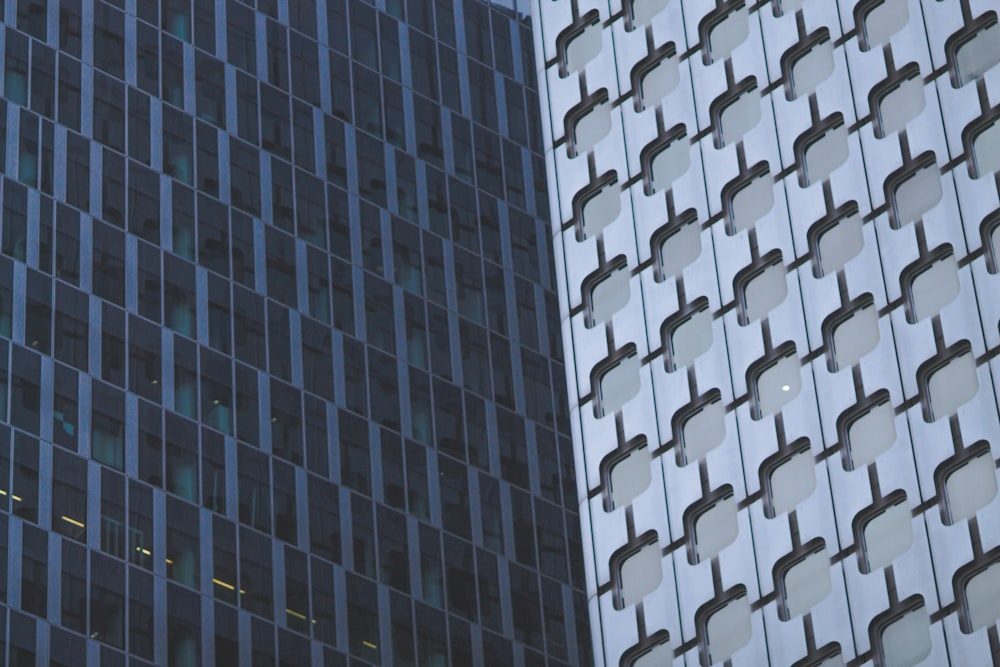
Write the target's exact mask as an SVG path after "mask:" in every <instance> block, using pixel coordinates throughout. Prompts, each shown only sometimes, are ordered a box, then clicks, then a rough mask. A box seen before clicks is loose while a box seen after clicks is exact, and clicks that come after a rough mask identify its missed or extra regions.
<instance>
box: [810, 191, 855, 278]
mask: <svg viewBox="0 0 1000 667" xmlns="http://www.w3.org/2000/svg"><path fill="white" fill-rule="evenodd" d="M809 245H810V249H811V250H812V252H813V273H814V274H815V275H816V277H820V276H825V275H829V274H831V273H836V272H837V271H839V270H840V269H842V268H844V265H845V264H847V262H849V261H850V260H852V259H854V258H855V257H857V256H858V255H859V254H860V253H861V250H862V249H863V248H864V245H865V235H864V228H863V225H862V222H861V214H860V213H859V212H858V206H857V204H856V203H854V202H850V203H849V204H847V205H845V206H842V207H840V208H839V209H837V211H836V212H835V213H834V215H833V216H830V217H828V218H824V219H823V220H820V221H819V222H817V223H816V224H814V225H813V226H812V228H811V229H810V230H809Z"/></svg>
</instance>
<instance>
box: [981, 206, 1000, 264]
mask: <svg viewBox="0 0 1000 667" xmlns="http://www.w3.org/2000/svg"><path fill="white" fill-rule="evenodd" d="M979 236H980V237H981V238H982V240H983V250H984V251H985V252H986V270H987V271H989V272H990V273H993V274H997V273H1000V209H997V210H995V211H994V212H993V213H990V214H989V215H987V216H986V217H985V218H983V222H982V224H981V225H980V226H979Z"/></svg>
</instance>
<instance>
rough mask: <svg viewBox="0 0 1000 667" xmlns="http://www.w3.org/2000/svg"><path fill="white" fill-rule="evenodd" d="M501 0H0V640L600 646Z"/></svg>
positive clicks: (415, 647) (528, 59) (554, 323)
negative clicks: (593, 628) (496, 0)
mask: <svg viewBox="0 0 1000 667" xmlns="http://www.w3.org/2000/svg"><path fill="white" fill-rule="evenodd" d="M503 5H507V6H506V7H505V6H503ZM503 5H496V6H495V5H491V4H489V3H486V2H482V1H480V0H466V1H463V2H452V1H451V0H434V1H431V0H406V1H404V0H378V1H377V2H376V1H374V0H371V1H365V0H350V1H347V0H318V1H316V0H257V1H256V2H253V0H247V1H245V2H244V1H237V0H208V1H204V2H203V1H201V0H198V1H197V2H191V1H189V0H108V1H106V2H105V1H103V0H60V1H58V2H57V1H56V0H5V1H3V2H0V16H2V18H3V28H2V30H0V40H2V50H3V53H4V61H3V67H2V70H3V74H2V80H0V84H2V90H3V100H2V101H0V133H2V136H3V141H2V142H0V143H2V145H3V146H4V151H3V153H0V166H2V172H3V177H2V187H0V206H2V218H0V253H2V254H0V367H2V372H0V389H2V391H0V421H2V424H0V536H2V537H0V597H2V599H0V603H2V606H0V665H2V664H10V665H16V666H18V667H20V666H23V665H35V664H45V665H49V664H51V665H67V666H70V665H72V666H79V665H90V666H92V667H94V666H97V665H101V666H114V665H129V666H134V665H147V664H148V665H152V664H156V665H170V666H176V667H190V666H193V665H213V664H217V665H230V664H232V665H253V666H258V665H261V666H264V665H275V664H278V665H289V666H296V667H298V666H301V665H348V664H350V665H362V664H365V665H367V664H387V665H388V664H392V665H406V664H419V665H445V664H456V665H458V664H460V665H483V666H484V667H485V666H486V665H511V664H516V665H579V664H588V663H590V662H591V658H590V647H591V640H590V638H589V633H588V624H587V615H586V612H585V609H586V596H585V589H584V587H583V582H584V571H583V565H582V558H581V557H580V554H581V553H582V551H581V550H580V547H579V539H580V538H579V519H578V517H577V515H576V510H577V503H576V500H575V482H574V477H573V473H574V468H573V464H572V446H571V440H570V437H569V427H568V412H567V409H566V406H567V405H568V403H567V400H566V396H565V384H564V378H565V371H564V369H563V366H562V362H561V349H560V344H561V335H560V330H559V325H558V307H557V303H558V301H557V296H556V293H555V283H554V277H553V276H554V273H553V268H554V267H553V264H552V263H551V261H550V257H551V248H550V246H549V240H550V239H549V235H548V233H547V228H548V224H547V222H546V220H547V210H548V203H547V199H546V192H545V184H546V178H545V170H544V158H543V155H542V152H541V132H540V128H539V123H538V115H537V108H538V101H537V97H536V92H535V79H534V63H533V56H532V52H531V47H532V39H531V32H530V25H529V23H528V20H527V18H526V16H525V15H524V13H523V12H519V11H517V7H516V6H513V7H512V3H510V2H506V3H503Z"/></svg>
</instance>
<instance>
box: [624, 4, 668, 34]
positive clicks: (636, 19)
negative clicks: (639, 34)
mask: <svg viewBox="0 0 1000 667" xmlns="http://www.w3.org/2000/svg"><path fill="white" fill-rule="evenodd" d="M669 1H670V0H631V3H630V4H631V7H632V27H633V29H634V28H638V27H641V26H645V25H648V24H649V23H650V22H651V21H652V20H653V19H654V18H656V15H657V14H659V13H660V12H661V11H663V9H664V8H665V7H666V6H667V4H668V3H669Z"/></svg>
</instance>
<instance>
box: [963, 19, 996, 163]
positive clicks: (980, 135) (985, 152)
mask: <svg viewBox="0 0 1000 667" xmlns="http://www.w3.org/2000/svg"><path fill="white" fill-rule="evenodd" d="M998 37H1000V35H998ZM970 130H972V131H971V132H969V135H968V137H967V138H966V144H967V145H968V147H969V148H968V156H967V157H968V159H969V160H970V161H971V162H970V165H969V173H970V175H971V176H972V177H973V178H982V177H984V176H990V175H992V174H993V173H994V172H996V171H1000V114H998V115H997V116H995V117H993V118H992V119H990V120H988V121H987V122H984V123H981V124H979V125H977V126H972V127H970Z"/></svg>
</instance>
